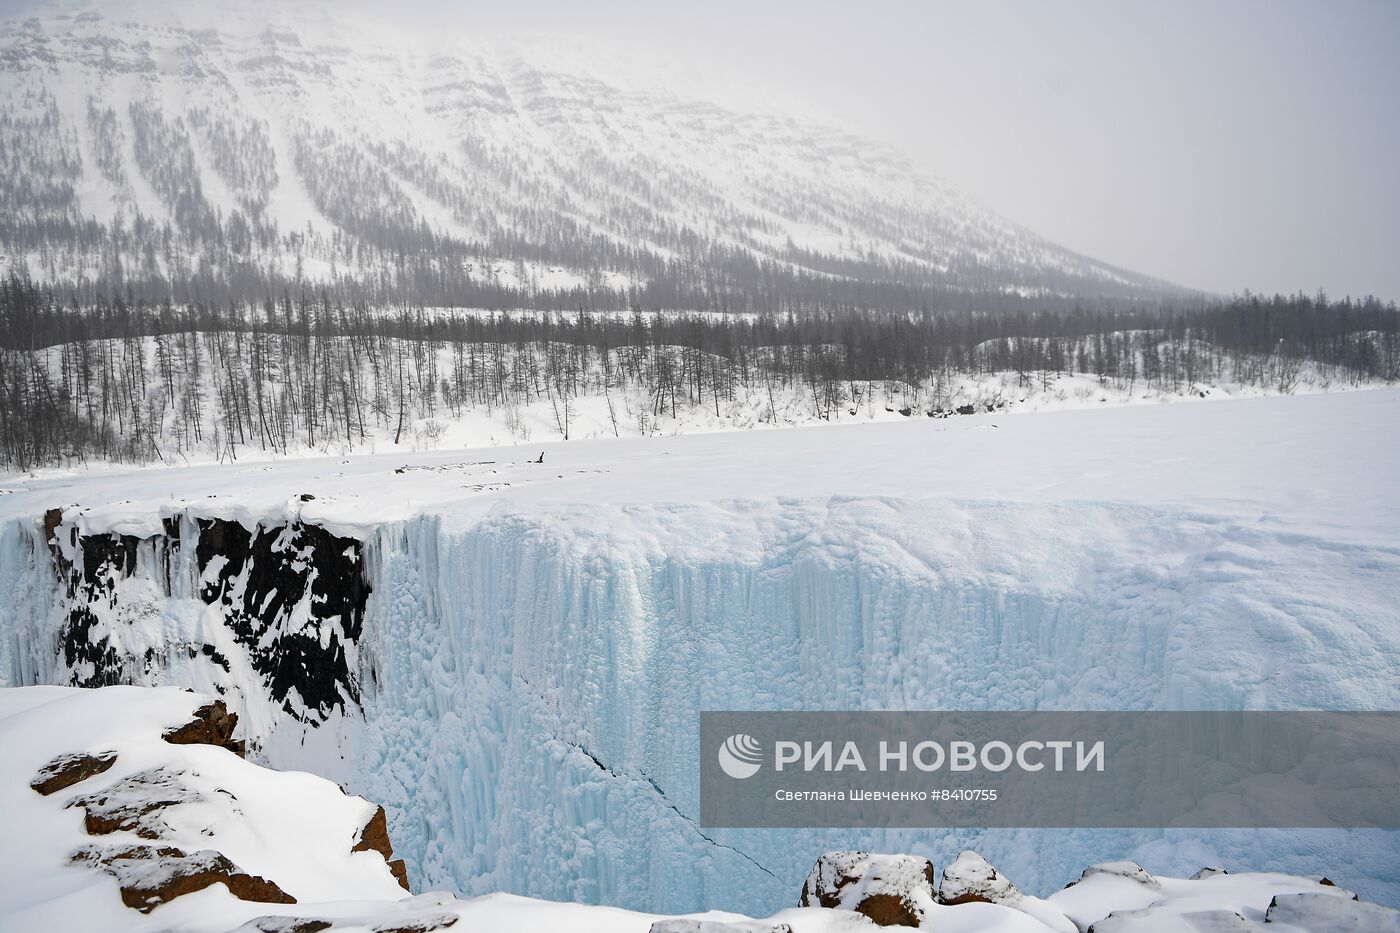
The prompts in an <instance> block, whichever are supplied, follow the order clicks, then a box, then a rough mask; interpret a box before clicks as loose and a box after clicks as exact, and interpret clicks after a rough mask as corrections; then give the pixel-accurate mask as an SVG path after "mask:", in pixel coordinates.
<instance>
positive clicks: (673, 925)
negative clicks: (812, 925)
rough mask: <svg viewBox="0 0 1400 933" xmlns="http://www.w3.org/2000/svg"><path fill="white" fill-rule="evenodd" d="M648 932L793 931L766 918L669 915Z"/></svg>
mask: <svg viewBox="0 0 1400 933" xmlns="http://www.w3.org/2000/svg"><path fill="white" fill-rule="evenodd" d="M648 933H792V927H791V926H789V925H788V924H786V923H769V922H768V921H765V920H756V921H753V922H739V923H729V922H726V921H721V920H692V919H690V918H688V917H668V918H666V919H665V920H658V921H656V922H655V923H653V924H652V925H651V929H650V930H649V931H648Z"/></svg>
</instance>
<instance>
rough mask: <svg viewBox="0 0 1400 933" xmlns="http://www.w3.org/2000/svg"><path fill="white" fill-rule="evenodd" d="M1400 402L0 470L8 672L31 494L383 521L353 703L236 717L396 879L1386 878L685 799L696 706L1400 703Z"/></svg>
mask: <svg viewBox="0 0 1400 933" xmlns="http://www.w3.org/2000/svg"><path fill="white" fill-rule="evenodd" d="M1397 424H1400V391H1397V390H1393V389H1389V390H1379V391H1368V392H1355V393H1347V394H1338V395H1319V396H1306V397H1291V398H1271V399H1257V400H1247V401H1228V402H1208V401H1207V402H1200V403H1198V404H1193V405H1180V406H1177V405H1172V406H1150V407H1138V408H1121V409H1111V410H1101V411H1073V412H1059V413H1039V414H998V415H987V416H969V417H962V418H957V419H949V420H946V421H936V420H927V419H925V420H913V421H908V422H903V423H897V424H872V425H859V426H839V427H825V428H821V429H794V430H790V431H783V432H762V433H759V432H754V433H745V434H711V435H695V436H685V437H675V438H664V439H623V440H609V441H571V442H568V443H552V444H539V445H535V446H531V447H528V448H496V449H492V450H475V451H473V450H466V451H458V452H434V453H404V454H382V455H375V456H369V457H356V458H350V459H336V458H330V459H312V460H300V461H282V462H276V463H270V464H267V463H262V464H253V465H237V464H235V465H226V466H202V467H191V468H152V469H140V470H118V469H112V468H107V469H101V470H95V471H93V472H90V473H85V474H52V473H50V474H44V475H40V476H11V477H5V478H3V479H0V487H3V488H4V489H6V490H7V494H6V495H4V496H0V520H5V521H7V522H8V525H7V527H6V529H5V530H4V533H3V540H2V541H0V589H3V590H4V591H5V592H7V593H13V594H15V598H13V599H11V600H7V601H6V602H5V603H4V604H3V605H0V632H2V633H4V637H3V638H0V676H3V677H8V678H9V680H8V681H7V682H9V683H20V682H26V678H29V679H40V680H45V679H57V678H61V677H62V675H63V672H62V671H61V670H57V669H56V668H55V666H54V663H53V662H52V661H51V660H50V661H49V662H47V663H48V665H49V667H48V668H47V669H45V668H44V667H43V664H42V663H40V661H41V660H42V659H41V655H42V654H43V651H45V650H51V644H52V634H51V633H52V631H53V627H54V623H53V622H52V621H51V619H50V618H49V614H50V612H51V605H52V602H51V601H52V584H51V583H50V584H45V583H44V574H45V573H46V572H47V568H46V567H45V566H43V562H44V559H43V557H42V554H43V551H42V548H40V549H39V550H36V549H35V542H36V541H37V539H38V536H39V531H38V530H37V525H36V519H37V517H38V516H41V515H42V514H43V512H44V510H45V509H47V508H50V507H55V506H65V507H68V511H67V512H66V513H65V522H67V523H72V524H75V525H77V526H79V527H81V528H82V529H84V530H85V531H86V532H93V531H101V530H121V531H123V532H126V533H131V534H138V535H152V534H157V533H159V531H160V519H161V517H162V516H163V515H168V514H174V513H182V514H187V515H200V516H221V517H225V518H234V519H238V520H240V521H243V522H244V523H246V524H249V525H253V524H256V523H258V522H268V523H280V522H285V521H287V520H288V519H289V518H291V517H295V516H298V515H299V516H300V517H301V518H302V519H303V520H306V521H310V522H314V523H319V524H324V525H325V526H327V527H328V528H330V529H331V530H333V531H335V532H336V533H338V534H342V535H353V536H356V537H359V538H362V539H363V540H365V541H366V542H367V551H366V555H367V567H368V570H367V573H368V575H369V579H370V581H371V584H372V586H373V593H372V594H371V596H370V599H369V604H368V607H367V616H366V621H365V634H364V637H363V639H362V643H361V644H360V646H359V652H358V660H357V664H358V667H359V671H358V673H359V677H360V684H361V686H362V688H363V704H362V706H363V708H362V709H361V710H352V711H351V712H349V713H348V714H347V715H345V716H343V717H337V718H334V719H332V720H331V721H330V722H329V723H326V724H325V725H322V726H320V727H319V728H309V727H307V726H304V725H303V724H301V723H299V722H296V721H292V720H290V719H288V718H287V717H284V716H281V715H280V714H279V712H278V710H276V709H266V708H264V709H253V710H249V709H246V708H245V709H242V710H240V714H241V715H243V716H244V721H245V722H248V723H250V724H253V725H254V728H255V730H256V732H255V734H253V735H250V738H252V739H254V740H255V742H257V743H258V745H259V747H260V749H261V751H260V754H261V756H262V757H263V759H264V760H266V761H267V762H268V763H271V764H273V765H275V766H279V767H297V768H306V769H309V770H315V771H317V772H318V773H321V774H324V775H326V776H328V777H331V778H332V779H334V780H337V781H340V782H342V783H344V784H345V785H346V786H347V787H348V788H349V789H350V790H351V791H353V792H356V793H361V794H364V795H365V796H367V797H369V798H370V799H373V800H376V801H378V802H381V803H383V804H384V805H385V806H386V808H387V809H388V811H389V813H390V829H391V835H392V837H393V841H394V844H395V847H396V853H397V854H398V855H401V856H402V857H404V858H405V859H406V860H407V862H408V865H409V872H410V877H411V879H412V880H413V882H414V884H415V888H416V889H432V888H448V889H452V890H455V891H457V892H460V893H462V894H466V895H473V894H484V893H487V892H496V891H510V892H514V893H518V894H527V895H534V896H541V897H548V898H553V899H563V900H575V901H581V902H587V903H606V904H613V905H618V906H623V907H634V908H641V909H646V910H654V911H663V912H686V911H692V910H697V909H704V908H710V907H723V908H725V909H731V910H740V911H743V912H745V913H747V914H750V915H754V916H763V915H768V914H771V913H772V912H773V911H775V910H777V909H779V908H781V907H783V906H785V905H788V904H791V903H793V902H794V901H795V899H796V896H797V887H798V886H799V885H798V882H800V879H801V877H802V876H803V873H804V872H805V871H806V870H807V868H809V867H810V865H811V862H812V858H813V857H814V855H815V854H817V853H820V852H822V851H826V850H829V849H843V848H844V849H848V848H853V847H860V848H867V849H874V850H881V851H894V852H911V853H915V854H920V855H924V856H927V857H929V858H930V859H931V860H932V861H933V862H934V864H935V866H939V867H940V868H941V866H943V865H945V864H947V863H948V862H949V861H950V860H952V859H953V857H954V856H955V855H956V854H957V853H958V852H959V851H961V850H963V849H967V848H975V849H977V850H978V851H980V852H982V853H983V854H984V855H986V856H987V858H988V859H989V860H990V861H991V862H992V863H993V864H995V865H996V866H997V868H998V869H999V870H1002V871H1004V872H1005V873H1006V874H1007V876H1008V877H1010V878H1011V879H1014V881H1015V882H1016V884H1017V887H1018V888H1019V889H1020V890H1021V891H1023V892H1024V893H1026V894H1027V895H1031V894H1039V895H1046V894H1048V893H1049V892H1051V891H1053V890H1055V889H1057V888H1059V887H1061V886H1062V885H1064V884H1065V883H1066V882H1067V881H1069V880H1071V879H1072V878H1074V877H1076V876H1077V874H1078V869H1079V868H1080V867H1082V866H1083V865H1085V864H1087V863H1090V862H1094V861H1101V860H1103V859H1105V858H1132V859H1134V860H1135V861H1137V862H1139V863H1141V864H1142V865H1143V866H1145V867H1146V868H1147V869H1148V870H1149V871H1151V872H1153V873H1154V874H1159V873H1163V872H1165V873H1169V874H1181V875H1187V874H1190V873H1191V872H1194V871H1195V870H1196V869H1197V868H1199V867H1200V866H1201V865H1205V864H1209V865H1222V864H1223V865H1225V866H1226V867H1228V868H1230V869H1231V870H1232V871H1249V870H1262V869H1269V870H1273V871H1285V872H1292V873H1297V874H1311V875H1320V874H1323V873H1326V874H1327V875H1329V876H1330V877H1332V878H1333V879H1334V880H1336V881H1337V882H1338V883H1339V884H1342V885H1343V886H1345V887H1348V888H1350V889H1351V890H1355V891H1358V892H1360V893H1361V894H1362V896H1364V897H1367V898H1370V899H1375V900H1380V901H1385V902H1391V903H1397V902H1400V889H1397V886H1396V884H1397V882H1396V879H1398V878H1400V839H1398V838H1397V836H1396V834H1395V833H1391V832H1383V831H1350V832H1318V831H1287V830H1272V831H1245V830H1230V831H1214V832H1197V831H1170V832H1151V831H1115V830H1093V831H1087V830H1086V831H1073V832H1066V831H1038V830H997V831H968V830H959V831H943V830H927V831H888V832H882V831H844V832H836V831H831V832H818V831H759V830H726V831H718V830H717V831H705V832H702V831H701V830H700V829H699V828H697V826H696V825H695V823H694V822H693V820H694V818H695V816H696V815H697V814H698V809H699V807H698V781H697V770H698V767H697V762H696V760H695V749H696V746H697V742H698V715H697V713H698V711H700V710H702V709H745V708H752V709H856V708H868V709H921V708H923V709H940V708H948V709H954V708H963V709H1056V708H1058V709H1238V708H1248V709H1272V708H1279V709H1290V708H1299V709H1311V708H1322V709H1395V708H1400V705H1398V704H1400V676H1397V674H1400V609H1397V607H1400V434H1397V432H1396V430H1395V428H1396V425H1397ZM541 452H543V453H544V462H543V463H541V464H537V463H533V462H531V461H533V460H534V459H535V458H536V457H538V456H539V454H540V453H541ZM399 470H402V472H399ZM302 493H312V494H314V495H315V496H316V498H315V499H314V500H311V501H308V502H302V501H301V500H300V499H299V496H300V494H302ZM36 555H39V556H37V557H36ZM46 586H47V587H48V588H47V589H46ZM176 602H178V600H174V599H171V600H167V601H166V604H162V608H161V609H160V610H159V612H158V613H157V614H156V615H155V616H150V617H143V620H140V621H137V622H134V623H132V624H131V625H130V626H128V627H129V628H130V629H131V630H132V633H131V634H132V637H133V638H137V639H138V640H139V639H140V638H147V639H150V640H153V641H159V640H160V639H161V638H163V637H164V638H172V636H170V635H169V633H163V630H162V625H165V624H168V623H165V622H162V621H160V620H161V619H163V618H170V617H179V615H180V613H181V612H182V611H183V610H181V609H180V607H179V606H177V605H170V604H173V603H176ZM142 627H144V628H145V631H144V634H143V633H142V632H141V631H138V629H141V628H142ZM172 640H173V638H172ZM36 659H40V660H36ZM204 676H205V675H203V674H195V673H191V671H190V669H188V668H176V667H172V668H171V669H170V670H169V672H167V673H165V674H164V675H162V674H160V673H159V672H158V673H157V674H156V675H155V676H154V680H155V681H157V682H159V681H161V680H162V678H166V679H168V681H171V682H180V681H181V680H182V679H195V678H197V677H204ZM197 685H198V686H201V687H203V688H207V686H208V684H206V683H203V682H201V683H199V684H197ZM255 694H256V691H247V692H246V693H244V695H243V699H242V700H241V701H238V700H236V698H233V697H231V702H243V703H245V704H251V705H256V704H257V703H258V702H259V700H258V698H257V696H256V695H255ZM1229 877H1236V876H1233V875H1232V876H1229ZM1120 880H1121V879H1120ZM1203 883H1204V880H1203ZM1076 887H1080V886H1076ZM1193 890H1195V889H1193ZM974 906H976V905H974ZM981 906H987V905H981ZM1124 906H1127V905H1124ZM1135 906H1147V905H1146V904H1140V905H1135ZM1264 906H1266V904H1265V905H1264ZM532 909H533V908H532ZM540 909H542V910H543V909H544V908H540ZM998 909H1001V908H998ZM1252 909H1253V908H1252ZM1260 909H1262V907H1260ZM959 916H966V915H959ZM942 928H944V927H940V929H942Z"/></svg>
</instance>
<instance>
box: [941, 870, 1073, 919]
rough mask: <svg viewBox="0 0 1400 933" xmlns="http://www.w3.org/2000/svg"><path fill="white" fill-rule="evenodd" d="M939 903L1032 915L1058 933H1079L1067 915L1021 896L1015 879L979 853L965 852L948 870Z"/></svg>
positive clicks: (1045, 904)
mask: <svg viewBox="0 0 1400 933" xmlns="http://www.w3.org/2000/svg"><path fill="white" fill-rule="evenodd" d="M938 902H939V903H940V904H943V905H945V906H950V907H955V906H958V905H961V904H998V905H1000V906H1002V907H1010V908H1012V909H1013V910H1019V911H1020V912H1021V913H1024V914H1029V915H1030V916H1032V917H1034V918H1035V919H1036V920H1039V921H1040V922H1041V923H1043V924H1045V925H1046V926H1047V927H1049V928H1050V929H1052V930H1056V931H1058V933H1075V930H1076V928H1075V925H1074V923H1073V922H1071V921H1070V919H1069V918H1068V917H1066V916H1065V915H1064V914H1063V913H1061V912H1060V911H1059V910H1057V909H1055V908H1054V907H1053V906H1051V905H1050V904H1047V903H1046V902H1045V901H1043V900H1041V899H1040V898H1038V897H1031V896H1029V895H1027V894H1023V893H1021V891H1020V890H1018V889H1017V887H1016V885H1014V884H1012V883H1011V879H1009V878H1007V877H1006V876H1005V875H1003V874H1002V873H1001V872H999V871H997V870H996V868H995V867H993V866H992V863H991V862H988V861H987V860H986V859H985V858H983V857H982V856H981V855H980V854H978V853H976V852H961V853H959V854H958V857H957V858H955V859H953V861H952V862H951V863H949V864H948V865H946V866H944V868H943V874H942V876H941V877H940V879H939V882H938Z"/></svg>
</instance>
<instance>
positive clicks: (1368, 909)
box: [1264, 893, 1400, 933]
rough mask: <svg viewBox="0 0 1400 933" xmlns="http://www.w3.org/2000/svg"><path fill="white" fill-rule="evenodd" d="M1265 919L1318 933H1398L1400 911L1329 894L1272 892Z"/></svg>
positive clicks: (1267, 921)
mask: <svg viewBox="0 0 1400 933" xmlns="http://www.w3.org/2000/svg"><path fill="white" fill-rule="evenodd" d="M1264 921H1265V922H1266V923H1269V924H1277V925H1279V926H1280V927H1287V926H1294V927H1297V928H1298V929H1300V930H1308V931H1314V930H1315V931H1319V933H1322V931H1327V933H1400V910H1396V909H1394V908H1393V907H1385V906H1382V905H1380V904H1370V903H1366V902H1364V901H1358V900H1353V899H1349V898H1345V897H1337V896H1335V895H1330V894H1317V893H1302V894H1278V895H1275V896H1274V899H1273V901H1272V903H1270V904H1269V909H1268V910H1267V911H1266V912H1265V914H1264Z"/></svg>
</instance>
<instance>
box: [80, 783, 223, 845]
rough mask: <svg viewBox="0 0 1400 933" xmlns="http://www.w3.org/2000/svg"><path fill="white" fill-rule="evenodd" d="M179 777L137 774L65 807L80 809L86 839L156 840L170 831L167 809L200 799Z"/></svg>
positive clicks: (197, 793)
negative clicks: (133, 837)
mask: <svg viewBox="0 0 1400 933" xmlns="http://www.w3.org/2000/svg"><path fill="white" fill-rule="evenodd" d="M182 778H183V774H181V773H180V772H173V771H167V770H165V769H163V768H153V769H151V770H149V771H138V772H137V773H135V774H130V775H127V776H126V777H124V778H122V779H121V780H120V781H117V782H116V783H115V784H113V785H112V786H111V787H108V788H106V789H105V790H102V791H98V792H96V793H92V794H85V795H83V796H81V797H76V798H74V799H73V800H72V801H70V802H69V803H68V806H70V807H81V808H82V809H83V828H84V829H85V830H86V831H87V833H88V835H89V836H106V835H110V834H112V833H118V832H128V833H135V834H136V835H138V836H140V837H141V838H142V839H152V840H157V839H160V838H162V836H164V835H165V834H166V833H167V832H168V831H169V826H168V825H167V824H166V822H165V819H164V816H163V814H164V812H165V811H166V810H167V809H168V808H170V807H174V806H179V805H181V804H187V803H197V802H199V801H200V800H201V799H202V795H201V794H200V793H199V792H198V791H196V790H194V789H193V788H191V787H189V786H188V785H187V784H186V783H185V782H184V781H183V780H182Z"/></svg>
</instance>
